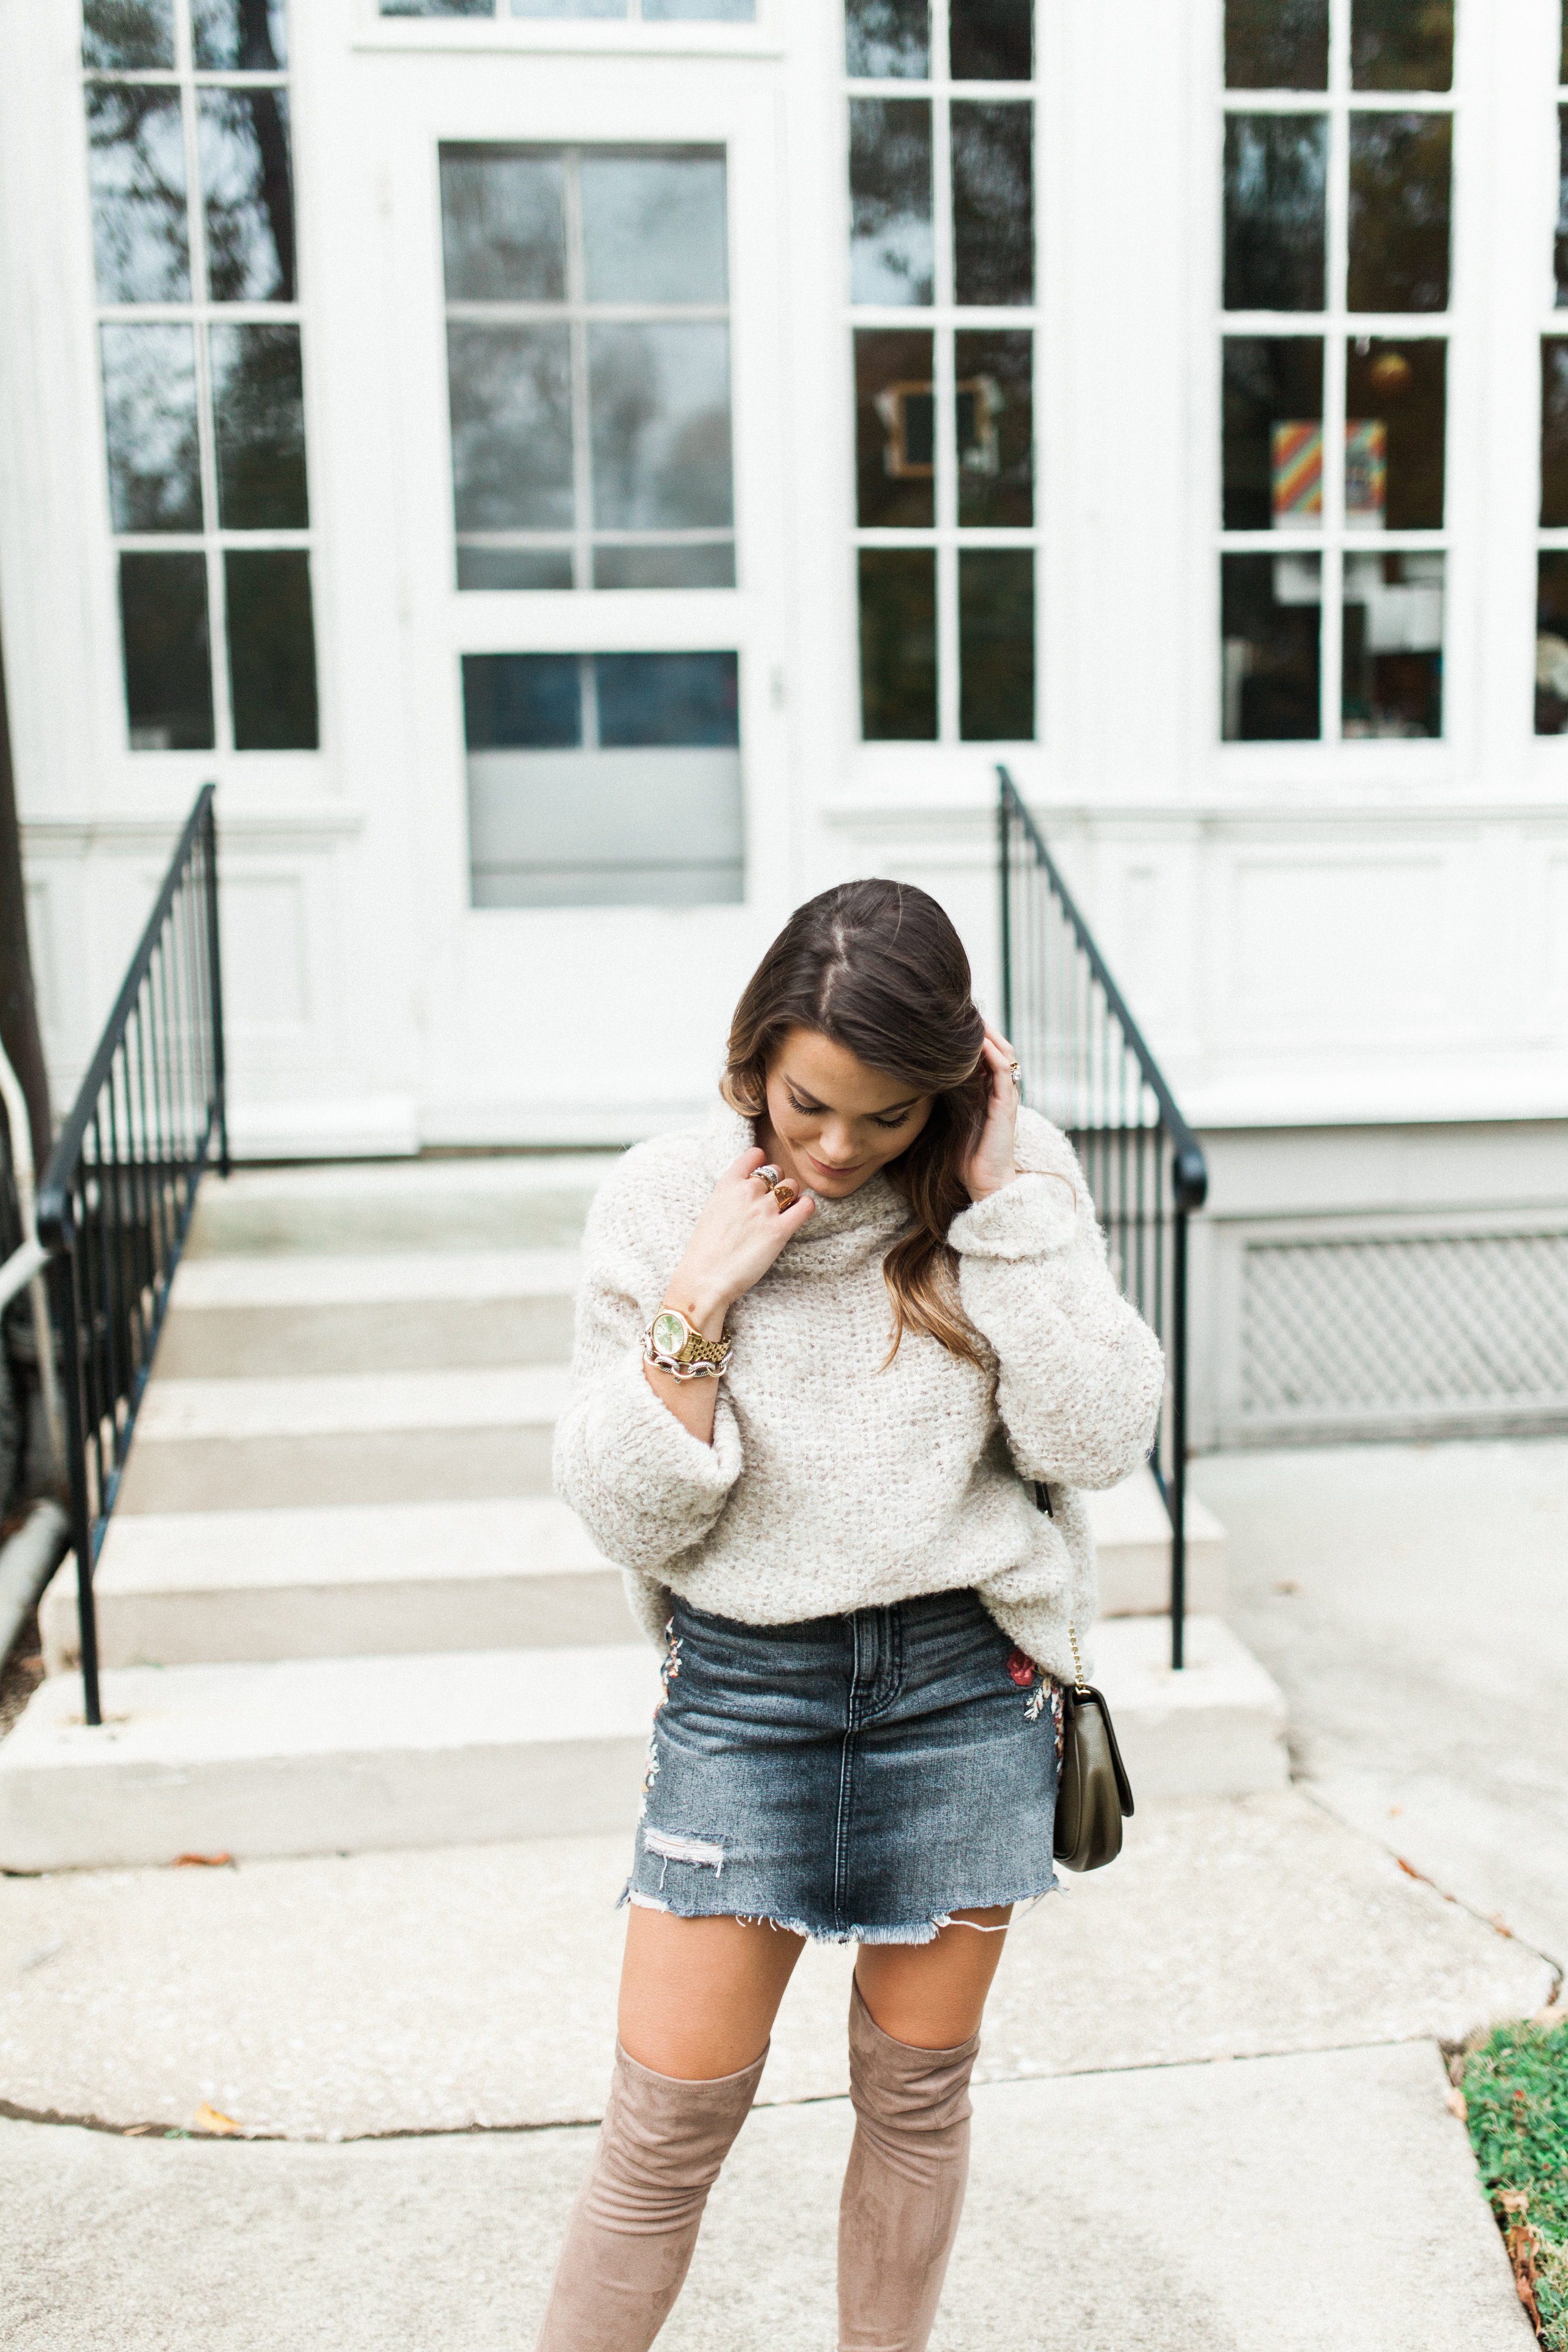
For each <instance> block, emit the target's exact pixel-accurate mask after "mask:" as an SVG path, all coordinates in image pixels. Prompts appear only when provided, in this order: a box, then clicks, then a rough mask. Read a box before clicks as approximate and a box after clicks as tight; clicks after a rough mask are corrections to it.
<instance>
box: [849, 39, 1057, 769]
mask: <svg viewBox="0 0 1568 2352" xmlns="http://www.w3.org/2000/svg"><path fill="white" fill-rule="evenodd" d="M845 35H846V45H847V57H846V64H847V69H848V74H849V88H850V97H849V114H850V125H849V169H850V206H851V231H850V299H851V303H852V334H853V341H854V373H855V442H856V516H855V520H856V526H857V527H856V533H855V539H856V549H857V562H858V567H859V585H860V651H861V727H862V734H863V735H864V737H865V738H866V740H868V741H869V740H889V739H893V740H924V741H941V742H956V741H963V742H975V741H981V742H989V741H997V740H1004V741H1019V740H1030V739H1032V737H1033V735H1034V732H1035V582H1034V571H1035V559H1034V551H1035V546H1036V543H1037V537H1036V529H1035V523H1036V518H1035V510H1034V392H1033V386H1034V341H1035V310H1034V303H1035V256H1034V103H1033V92H1034V54H1033V25H1032V16H1031V8H1030V0H949V5H946V6H944V5H942V0H936V5H935V6H931V5H927V0H848V5H847V8H846V12H845Z"/></svg>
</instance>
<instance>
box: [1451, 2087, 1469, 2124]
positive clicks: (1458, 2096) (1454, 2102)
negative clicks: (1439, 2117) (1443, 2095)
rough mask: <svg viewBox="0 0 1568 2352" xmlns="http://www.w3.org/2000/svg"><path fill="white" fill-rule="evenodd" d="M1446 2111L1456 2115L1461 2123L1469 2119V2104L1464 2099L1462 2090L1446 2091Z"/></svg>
mask: <svg viewBox="0 0 1568 2352" xmlns="http://www.w3.org/2000/svg"><path fill="white" fill-rule="evenodd" d="M1448 2113H1449V2114H1450V2115H1451V2116H1458V2119H1459V2121H1460V2122H1461V2123H1468V2122H1469V2115H1470V2110H1469V2103H1468V2101H1467V2100H1466V2097H1465V2095H1464V2093H1463V2091H1450V2092H1449V2093H1448Z"/></svg>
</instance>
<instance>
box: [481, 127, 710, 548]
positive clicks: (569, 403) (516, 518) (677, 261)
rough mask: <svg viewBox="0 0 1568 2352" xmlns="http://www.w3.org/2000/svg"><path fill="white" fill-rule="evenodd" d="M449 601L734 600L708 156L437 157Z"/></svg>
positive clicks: (683, 150) (652, 152) (570, 151)
mask: <svg viewBox="0 0 1568 2352" xmlns="http://www.w3.org/2000/svg"><path fill="white" fill-rule="evenodd" d="M441 203H442V228H443V238H444V250H445V265H446V350H447V369H448V379H449V387H450V395H451V409H452V474H453V498H454V505H455V515H456V530H457V585H458V586H459V588H490V589H497V588H499V589H541V588H578V589H592V588H732V587H733V586H734V585H735V519H734V504H733V494H732V490H731V480H730V446H729V310H728V300H729V274H728V260H727V230H726V205H725V158H724V151H723V150H722V148H691V147H531V146H530V147H509V146H507V147H503V146H484V147H472V146H444V147H443V149H442V151H441Z"/></svg>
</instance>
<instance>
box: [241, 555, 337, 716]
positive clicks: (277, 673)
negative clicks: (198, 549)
mask: <svg viewBox="0 0 1568 2352" xmlns="http://www.w3.org/2000/svg"><path fill="white" fill-rule="evenodd" d="M224 586H225V593H226V597H227V602H228V636H229V691H230V694H231V696H232V698H233V701H234V722H235V750H236V751H315V749H316V748H317V743H318V740H319V733H318V728H317V721H316V632H315V626H314V624H313V622H312V620H311V614H310V558H309V556H308V554H307V552H306V551H305V550H304V548H302V547H267V548H246V549H243V550H236V549H234V548H230V549H229V550H228V551H227V552H226V553H225V557H224Z"/></svg>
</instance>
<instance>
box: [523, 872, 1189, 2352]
mask: <svg viewBox="0 0 1568 2352" xmlns="http://www.w3.org/2000/svg"><path fill="white" fill-rule="evenodd" d="M722 1090H723V1094H724V1097H725V1101H726V1104H727V1106H728V1108H727V1110H726V1111H725V1112H724V1113H723V1114H721V1115H720V1116H719V1117H718V1118H716V1121H715V1123H714V1124H713V1125H712V1126H710V1127H709V1128H708V1129H705V1130H697V1131H694V1132H691V1133H688V1134H685V1135H672V1136H661V1137H657V1138H655V1139H653V1141H652V1142H649V1143H644V1144H641V1145H639V1146H638V1148H637V1149H636V1150H634V1151H631V1152H629V1153H628V1154H627V1156H626V1158H625V1159H624V1160H622V1163H621V1164H620V1166H619V1167H618V1168H617V1170H616V1171H615V1173H614V1175H613V1176H612V1177H611V1178H610V1179H609V1181H607V1182H606V1183H605V1184H604V1186H603V1187H602V1189H601V1192H600V1193H599V1195H598V1198H597V1200H596V1201H595V1202H594V1205H593V1210H592V1213H591V1216H590V1218H589V1221H588V1229H587V1233H586V1234H585V1237H584V1273H583V1286H582V1292H581V1296H580V1301H579V1308H578V1327H577V1347H576V1357H575V1361H574V1364H573V1381H572V1391H571V1395H570V1401H569V1403H568V1406H567V1410H566V1412H564V1414H563V1415H562V1418H561V1421H560V1423H559V1432H558V1435H557V1440H556V1457H555V1459H556V1480H557V1484H558V1486H559V1489H560V1492H561V1493H562V1494H563V1495H565V1496H567V1498H568V1499H569V1501H570V1502H571V1503H572V1504H573V1505H574V1506H575V1507H576V1509H577V1510H578V1511H579V1512H580V1515H581V1517H583V1519H584V1520H585V1521H586V1522H587V1524H588V1526H589V1528H591V1530H592V1533H593V1535H594V1537H595V1538H596V1539H597V1540H598V1542H599V1543H600V1544H601V1546H602V1548H603V1549H604V1551H605V1552H606V1553H607V1555H608V1556H609V1557H610V1558H611V1559H614V1560H617V1561H619V1562H621V1563H622V1566H623V1567H624V1569H625V1570H626V1582H627V1587H628V1591H629V1595H630V1598H631V1601H632V1608H633V1610H634V1612H635V1613H636V1614H637V1616H638V1617H639V1619H640V1620H641V1621H642V1622H643V1625H644V1627H645V1628H646V1630H647V1632H648V1633H649V1635H650V1637H651V1638H652V1639H653V1641H654V1642H655V1643H659V1644H660V1645H661V1646H662V1648H663V1651H664V1690H665V1696H664V1703H663V1704H662V1706H660V1708H659V1710H658V1713H657V1715H656V1716H655V1718H654V1727H653V1742H652V1746H651V1748H650V1753H649V1766H648V1779H647V1783H646V1791H645V1796H644V1801H643V1819H642V1822H641V1825H640V1827H639V1830H638V1833H637V1841H636V1848H635V1853H634V1859H633V1864H632V1876H631V1879H630V1882H629V1885H628V1887H627V1896H626V1899H628V1900H629V1902H630V1905H631V1910H630V1915H629V1917H628V1922H627V1936H626V1956H625V1962H624V1968H623V1972H622V1985H621V2005H620V2042H619V2046H618V2048H617V2051H616V2056H615V2072H614V2079H613V2083H612V2090H611V2095H610V2101H609V2105H608V2108H607V2111H606V2114H605V2119H604V2129H603V2133H602V2135H601V2142H600V2147H599V2152H598V2155H597V2158H596V2159H595V2162H594V2166H593V2169H592V2171H591V2175H590V2178H589V2180H588V2182H587V2185H586V2186H585V2188H584V2189H583V2192H582V2195H581V2197H580V2200H579V2201H578V2205H577V2208H576V2210H575V2212H574V2214H573V2216H572V2219H571V2221H570V2227H569V2230H568V2233H567V2240H566V2244H565V2248H564V2250H563V2252H562V2255H561V2260H560V2264H559V2271H558V2273H557V2276H556V2281H555V2285H554V2288H553V2291H552V2294H551V2299H550V2304H549V2310H548V2312H547V2314H546V2316H545V2323H544V2331H543V2334H542V2336H541V2337H540V2352H643V2347H646V2346H648V2345H649V2344H651V2343H652V2341H653V2337H654V2336H655V2335H656V2334H657V2333H658V2330H659V2328H660V2326H661V2325H662V2324H663V2322H664V2317H665V2315H666V2314H667V2313H668V2311H669V2309H670V2307H671V2305H672V2304H673V2303H674V2299H675V2296H676V2294H678V2293H679V2291H680V2286H681V2282H682V2280H683V2279H684V2278H685V2273H686V2267H687V2264H688V2263H689V2262H690V2260H691V2254H692V2249H693V2247H694V2245H695V2242H696V2234H697V2228H698V2224H699V2222H700V2220H701V2216H702V2209H703V2205H704V2203H705V2201H706V2196H707V2192H708V2190H709V2189H710V2188H711V2186H712V2184H713V2182H714V2180H715V2179H716V2177H717V2174H718V2169H719V2167H720V2165H721V2164H722V2162H723V2160H724V2158H725V2156H726V2154H727V2151H728V2149H729V2147H730V2145H731V2143H732V2141H733V2140H734V2138H735V2136H736V2134H737V2131H738V2130H739V2128H740V2126H741V2124H742V2122H743V2121H744V2120H745V2116H746V2113H747V2108H748V2107H749V2106H750V2105H751V2102H752V2099H753V2096H754V2095H755V2093H756V2091H757V2086H758V2081H759V2079H760V2077H761V2074H762V2069H763V2064H764V2062H765V2060H766V2058H767V2054H768V2035H769V2032H770V2031H771V2028H772V2023H773V2018H774V2015H775V2013H776V2011H777V2010H778V2007H779V2000H780V1999H781V1997H782V1995H783V1991H784V1988H785V1986H786V1985H787V1983H788V1982H789V1975H790V1971H791V1970H792V1969H793V1968H794V1966H795V1962H796V1960H797V1959H798V1958H799V1957H800V1950H801V1948H802V1944H803V1942H804V1939H805V1938H806V1937H821V1938H825V1939H828V1940H831V1941H835V1942H849V1941H852V1942H854V1943H856V1944H858V1946H859V1947H860V1950H859V1954H858V1957H857V1959H856V1965H855V1976H854V1988H853V1992H852V2000H851V2011H850V2027H849V2033H850V2075H851V2096H852V2100H853V2102H854V2107H855V2114H856V2128H855V2137H854V2144H853V2147H852V2152H851V2156H850V2162H849V2169H848V2173H847V2175H846V2178H845V2181H844V2189H843V2200H842V2205H841V2217H840V2230H839V2309H840V2335H839V2340H840V2344H841V2346H842V2347H877V2352H917V2347H923V2346H924V2345H925V2342H926V2340H927V2337H928V2336H929V2334H930V2331H931V2326H932V2322H933V2319H934V2316H935V2314H936V2299H937V2296H938V2294H940V2292H941V2286H942V2277H943V2273H944V2271H945V2270H946V2263H947V2255H948V2252H949V2249H950V2247H951V2245H952V2242H953V2235H954V2231H955V2230H956V2227H957V2221H958V2214H959V2210H960V2208H961V2205H962V2202H963V2195H964V2182H965V2176H966V2171H967V2161H968V2120H969V2112H970V2110H969V2099H968V2080H969V2074H970V2071H971V2069H972V2067H973V2065H974V2062H975V2054H976V2051H977V2047H978V2027H979V2022H980V2012H981V2010H982V2009H983V2007H984V2005H985V2000H986V1995H987V1992H988V1990H989V1987H990V1982H991V1979H992V1976H993V1974H994V1973H995V1970H996V1967H997V1962H998V1958H1000V1954H1001V1943H1002V1937H1003V1934H1004V1933H1005V1930H1006V1927H1007V1923H1008V1920H1009V1916H1010V1915H1011V1909H1012V1906H1013V1905H1014V1904H1016V1903H1019V1902H1027V1901H1030V1900H1032V1899H1033V1898H1035V1897H1037V1896H1039V1895H1043V1894H1045V1893H1046V1892H1047V1891H1048V1890H1049V1889H1050V1888H1051V1886H1052V1885H1054V1883H1055V1881H1054V1874H1053V1871H1052V1865H1051V1817H1052V1811H1053V1807H1054V1801H1055V1794H1056V1773H1057V1721H1058V1717H1059V1711H1060V1710H1059V1706H1058V1703H1057V1699H1056V1692H1057V1685H1058V1681H1059V1680H1060V1679H1064V1678H1065V1677H1067V1676H1068V1675H1071V1672H1072V1657H1071V1643H1072V1640H1073V1636H1074V1632H1075V1631H1076V1632H1078V1633H1082V1632H1083V1631H1085V1630H1086V1629H1087V1627H1088V1626H1089V1624H1090V1623H1091V1622H1092V1619H1093V1617H1094V1614H1095V1603H1094V1571H1093V1557H1092V1544H1091V1539H1090V1536H1089V1530H1088V1526H1087V1522H1086V1519H1085V1516H1084V1513H1083V1509H1082V1504H1081V1503H1080V1501H1079V1500H1078V1497H1077V1496H1076V1494H1075V1493H1074V1491H1073V1490H1074V1489H1075V1488H1079V1487H1096V1486H1113V1484H1114V1483H1115V1482H1116V1480H1117V1479H1119V1478H1121V1477H1123V1476H1124V1475H1125V1474H1126V1473H1127V1472H1128V1471H1129V1470H1131V1469H1132V1468H1133V1467H1134V1465H1135V1464H1136V1463H1138V1462H1139V1461H1140V1460H1141V1459H1142V1458H1143V1456H1144V1454H1145V1453H1146V1451H1147V1449H1148V1445H1149V1442H1150V1438H1151V1436H1152V1434H1153V1430H1154V1423H1155V1413H1156V1412H1157V1410H1158V1402H1159V1397H1160V1391H1161V1383H1162V1365H1161V1360H1160V1352H1159V1349H1158V1346H1157V1344H1156V1342H1155V1339H1154V1336H1153V1334H1152V1333H1151V1332H1150V1331H1149V1330H1148V1328H1146V1326H1145V1324H1143V1323H1142V1322H1141V1321H1140V1320H1139V1318H1138V1317H1137V1315H1136V1314H1135V1313H1134V1310H1133V1308H1132V1307H1130V1306H1128V1304H1127V1303H1126V1301H1125V1300H1124V1298H1122V1297H1120V1295H1119V1294H1118V1292H1117V1290H1116V1287H1115V1285H1114V1283H1113V1280H1112V1278H1111V1276H1110V1273H1109V1271H1108V1269H1107V1265H1106V1260H1105V1251H1104V1245H1103V1241H1102V1239H1101V1235H1100V1233H1099V1229H1098V1227H1097V1225H1096V1223H1095V1220H1094V1211H1093V1207H1092V1203H1091V1202H1090V1200H1089V1197H1088V1194H1087V1192H1086V1191H1085V1189H1084V1184H1083V1179H1082V1173H1081V1171H1080V1170H1079V1167H1078V1163H1077V1160H1075V1158H1074V1157H1073V1153H1072V1150H1071V1146H1070V1145H1069V1144H1068V1142H1067V1140H1066V1139H1065V1138H1064V1137H1063V1136H1062V1135H1061V1134H1060V1133H1059V1132H1058V1131H1057V1130H1056V1129H1054V1128H1052V1127H1051V1126H1049V1125H1048V1124H1047V1122H1046V1121H1045V1120H1044V1119H1042V1118H1038V1117H1036V1116H1035V1115H1034V1114H1033V1113H1032V1112H1030V1111H1028V1110H1020V1109H1019V1098H1018V1077H1017V1064H1016V1063H1015V1062H1014V1061H1013V1059H1012V1055H1011V1050H1010V1048H1009V1046H1008V1045H1007V1043H1006V1042H1005V1040H1003V1039H1002V1038H999V1037H998V1036H997V1035H996V1034H994V1032H992V1031H989V1030H988V1029H987V1027H986V1025H985V1024H984V1023H983V1022H982V1020H981V1018H980V1015H979V1013H977V1011H976V1009H975V1006H974V1004H973V1003H972V1002H971V999H970V994H969V967H968V962H967V959H966V957H965V954H964V950H963V948H962V946H961V945H960V943H959V940H958V937H957V934H956V931H955V930H954V929H953V926H952V924H951V923H950V922H949V921H948V919H947V917H946V915H945V914H944V913H943V911H942V909H941V908H940V907H939V906H938V905H937V904H936V900H935V899H934V898H928V897H927V896H926V894H925V891H923V890H918V889H915V888H914V887H911V886H909V885H907V884H899V883H894V882H876V881H870V882H851V883H846V884H844V885H842V886H841V887H839V888H837V889H833V890H829V891H825V892H824V893H823V894H822V896H821V898H813V899H812V900H811V901H810V904H809V905H807V906H804V907H802V908H800V909H799V910H798V911H797V913H796V914H795V915H794V916H793V917H792V918H791V919H790V920H789V923H788V924H787V925H786V926H785V928H784V929H783V931H782V932H781V933H780V934H779V938H778V939H777V940H775V941H774V943H773V946H772V947H771V948H770V949H769V950H768V953H767V955H766V956H765V957H764V958H763V961H762V962H761V964H760V966H759V967H758V971H757V972H756V974H755V976H754V978H753V979H752V981H751V982H750V984H749V986H748V987H747V991H746V993H745V994H744V996H743V997H742V998H741V1000H740V1003H739V1004H738V1006H737V1009H736V1014H735V1020H734V1024H733V1026H732V1028H731V1031H730V1039H729V1056H728V1066H727V1071H726V1074H725V1077H724V1081H723V1089H722ZM1037 1479H1038V1480H1041V1481H1045V1482H1047V1485H1048V1493H1049V1498H1050V1503H1051V1516H1049V1517H1047V1516H1044V1515H1042V1514H1041V1513H1040V1511H1039V1510H1038V1509H1037V1508H1036V1506H1035V1501H1034V1497H1033V1494H1032V1492H1031V1486H1030V1484H1026V1481H1028V1482H1032V1481H1034V1480H1037Z"/></svg>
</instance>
